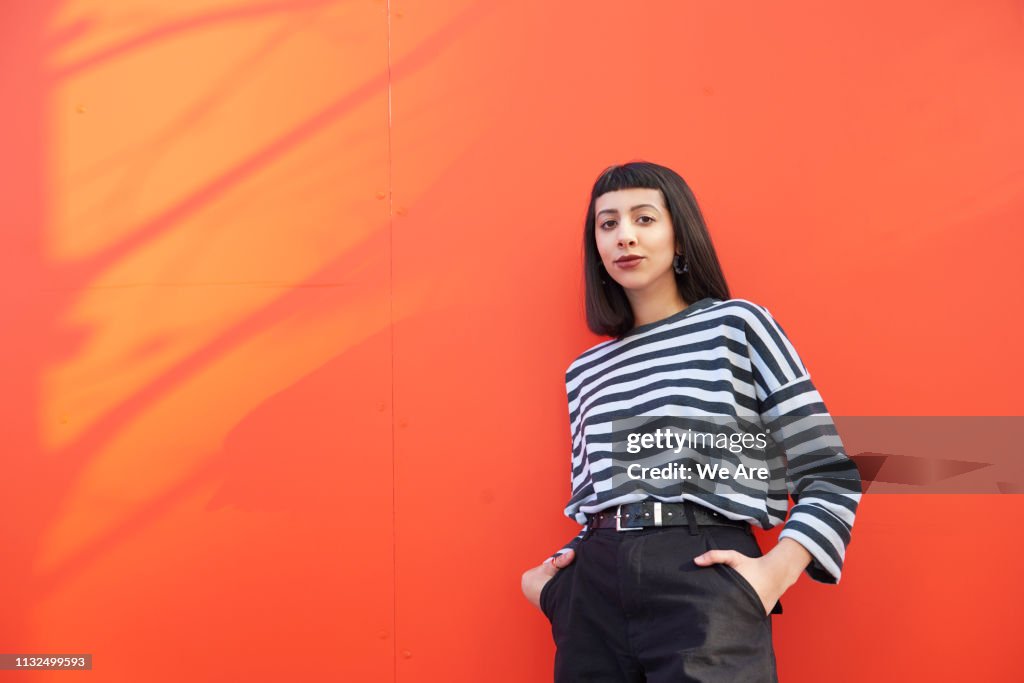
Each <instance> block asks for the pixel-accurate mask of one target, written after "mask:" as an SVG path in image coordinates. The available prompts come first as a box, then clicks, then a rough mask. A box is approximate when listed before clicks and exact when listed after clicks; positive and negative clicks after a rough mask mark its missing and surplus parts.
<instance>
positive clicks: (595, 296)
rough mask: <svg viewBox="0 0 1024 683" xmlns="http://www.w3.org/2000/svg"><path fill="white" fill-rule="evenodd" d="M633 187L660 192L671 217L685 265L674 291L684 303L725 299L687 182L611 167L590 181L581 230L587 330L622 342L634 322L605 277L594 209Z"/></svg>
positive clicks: (638, 165)
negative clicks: (608, 195)
mask: <svg viewBox="0 0 1024 683" xmlns="http://www.w3.org/2000/svg"><path fill="white" fill-rule="evenodd" d="M638 187H639V188H649V189H654V190H661V194H662V197H663V198H664V201H665V206H666V207H667V208H668V212H669V215H670V216H671V218H672V232H673V233H675V244H676V249H677V250H679V249H680V248H681V250H682V252H683V255H684V258H685V260H686V263H687V264H688V266H689V268H688V270H687V272H685V273H676V272H675V271H673V274H674V275H675V279H676V287H677V288H678V289H679V294H680V295H681V296H682V297H683V299H684V300H685V301H686V302H687V304H692V303H693V302H695V301H699V300H701V299H703V298H705V297H714V298H716V299H722V300H723V301H724V300H726V299H729V298H730V295H729V285H728V284H727V283H726V281H725V275H724V274H723V273H722V266H721V265H720V264H719V262H718V256H717V255H716V254H715V247H714V245H713V244H712V243H711V236H710V235H709V234H708V229H707V226H706V225H705V224H704V216H703V215H701V211H700V207H699V206H698V205H697V199H696V198H695V197H694V196H693V192H692V191H691V190H690V186H689V185H687V184H686V181H685V180H683V178H682V177H681V176H680V175H679V174H678V173H676V172H675V171H673V170H672V169H670V168H666V167H665V166H660V165H658V164H654V163H650V162H646V161H633V162H630V163H627V164H622V165H618V166H610V167H608V168H606V169H605V170H604V171H603V172H602V173H601V175H600V176H598V178H597V180H596V181H595V182H594V188H593V190H591V193H590V206H589V207H588V208H587V220H586V224H585V225H584V226H583V279H584V286H585V288H586V312H587V327H588V328H590V330H591V331H592V332H594V333H595V334H601V335H606V336H609V337H616V338H621V337H622V336H623V335H625V334H626V333H627V332H629V330H631V329H632V328H633V327H634V318H633V308H632V306H630V304H629V299H627V298H626V292H625V290H624V289H623V288H622V285H620V284H619V283H618V282H616V281H615V280H614V279H613V278H612V277H611V275H609V274H608V271H607V270H606V269H605V267H604V264H603V263H602V262H601V255H600V254H599V253H598V251H597V239H596V238H595V236H594V232H595V230H596V225H595V208H594V204H595V203H596V201H597V198H598V197H600V196H601V195H603V194H604V193H606V192H615V191H618V190H628V189H632V188H638Z"/></svg>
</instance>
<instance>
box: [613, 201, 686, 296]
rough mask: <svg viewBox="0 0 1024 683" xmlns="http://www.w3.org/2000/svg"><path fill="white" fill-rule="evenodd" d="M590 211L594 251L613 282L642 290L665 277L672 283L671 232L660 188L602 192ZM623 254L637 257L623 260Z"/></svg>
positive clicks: (673, 250)
mask: <svg viewBox="0 0 1024 683" xmlns="http://www.w3.org/2000/svg"><path fill="white" fill-rule="evenodd" d="M594 213H595V217H596V218H595V221H594V223H595V225H594V237H595V239H596V240H597V251H598V253H599V254H600V255H601V262H602V263H603V264H604V267H605V270H607V271H608V274H609V275H611V276H612V277H613V278H614V279H615V281H616V282H618V283H619V284H620V285H622V287H623V288H624V289H627V290H645V289H648V288H649V287H650V285H651V284H653V283H656V282H659V281H660V280H661V279H662V278H669V279H670V280H671V281H672V286H673V287H674V286H675V284H674V279H675V275H674V274H673V272H672V259H673V258H674V257H675V235H674V234H673V232H672V217H671V216H670V215H669V213H668V208H666V206H665V201H664V198H663V197H662V194H661V190H654V189H650V188H631V189H628V190H618V191H616V192H606V193H604V194H603V195H601V196H600V197H598V198H597V199H596V200H595V202H594ZM625 256H638V257H640V258H638V259H634V260H625V259H623V257H625ZM662 284H663V283H662Z"/></svg>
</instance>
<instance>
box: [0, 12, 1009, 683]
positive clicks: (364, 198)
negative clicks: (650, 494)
mask: <svg viewBox="0 0 1024 683" xmlns="http://www.w3.org/2000/svg"><path fill="white" fill-rule="evenodd" d="M1022 25H1024V10H1022V6H1021V4H1020V3H1019V2H1018V3H1009V2H969V1H967V0H961V1H960V2H955V3H942V4H941V5H937V4H935V3H931V2H924V1H923V0H922V1H914V2H902V3H896V4H893V3H887V2H881V1H878V0H875V1H872V2H861V3H856V4H849V3H841V4H834V3H824V4H822V3H816V2H774V3H759V2H748V3H717V2H709V1H705V2H669V1H659V2H653V1H646V2H632V3H622V2H605V1H604V0H600V1H598V2H593V1H590V2H583V1H582V0H571V1H569V2H562V3H551V2H541V1H540V0H528V1H522V0H520V1H518V2H502V3H499V2H471V1H469V0H463V1H461V2H460V1H448V0H444V1H442V0H433V1H432V2H429V3H428V2H411V1H408V0H406V1H402V0H395V1H393V2H386V1H385V0H359V1H352V2H318V1H311V0H307V1H300V0H287V1H281V2H277V1H274V0H265V1H259V2H241V1H240V2H221V3H217V2H210V1H208V0H192V1H190V2H168V1H166V0H165V1H164V2H155V1H143V0H136V1H133V2H126V1H122V2H113V1H111V0H81V1H68V2H54V1H53V0H22V1H21V2H5V3H3V7H2V9H0V55H2V57H0V59H2V63H0V66H2V68H0V79H2V83H0V85H2V87H3V92H4V93H5V94H7V95H8V97H7V98H6V106H5V107H4V108H3V110H2V111H0V117H2V120H3V124H4V125H3V126H2V128H0V145H2V146H0V149H3V150H4V151H3V155H2V156H3V161H2V177H0V181H2V187H0V200H2V201H0V205H2V206H3V207H4V218H3V220H2V222H3V232H2V239H3V242H2V245H0V246H2V249H0V277H2V278H3V282H2V285H3V286H2V288H0V290H2V291H0V303H2V308H0V310H2V316H3V317H2V319H0V322H2V328H0V329H2V334H3V342H2V343H3V352H4V353H3V354H0V355H2V363H3V367H2V368H0V369H2V373H3V374H2V376H3V378H4V380H3V392H2V394H0V401H2V408H3V416H4V418H3V423H2V427H0V430H2V432H0V436H2V445H0V448H2V449H3V456H4V457H3V464H4V465H5V467H4V472H5V474H6V477H5V479H6V481H5V486H4V487H3V492H2V495H0V501H2V502H0V505H2V508H0V511H2V514H0V525H2V533H3V538H4V543H3V545H4V560H3V563H2V565H0V567H2V568H0V602H2V604H3V612H4V617H3V619H2V621H0V629H2V630H0V652H6V653H31V652H53V653H60V652H76V653H82V652H84V653H91V654H92V655H93V657H94V668H93V671H92V673H91V674H90V675H91V677H92V680H101V681H118V682H120V681H125V682H128V681H131V682H135V681H147V682H153V683H163V682H165V681H166V682H175V683H177V682H179V681H182V680H186V679H187V680H190V681H222V680H245V681H252V682H255V681H277V680H301V681H360V682H362V681H384V682H390V681H396V682H412V681H444V682H445V683H454V682H458V681H466V682H474V683H475V682H477V681H483V680H487V681H496V682H498V681H501V682H505V681H508V682H513V681H539V680H550V675H551V674H550V669H551V660H552V656H553V652H554V649H553V643H552V641H551V637H550V632H549V630H548V624H547V622H546V621H545V619H544V617H543V616H542V615H541V613H540V612H539V611H538V610H536V609H535V608H533V607H532V606H530V605H529V604H528V603H527V602H526V601H525V599H524V598H523V596H522V594H521V592H520V589H519V579H520V574H521V573H522V572H523V571H524V570H525V569H526V568H528V567H530V566H533V565H535V564H537V563H539V562H540V561H541V560H542V559H543V558H544V557H546V556H547V555H549V554H550V553H551V552H553V551H554V550H556V549H557V548H559V547H561V545H562V544H563V543H564V542H565V541H567V540H568V539H569V538H570V537H571V536H572V535H573V534H575V532H576V531H577V530H578V527H577V526H576V525H575V524H573V523H572V522H570V521H569V520H567V519H565V518H564V517H563V516H562V515H561V510H562V507H563V506H564V504H565V501H566V500H567V499H568V495H569V491H568V486H567V478H568V467H569V435H568V415H567V411H566V406H565V393H564V387H563V385H562V379H563V377H562V373H563V371H564V369H565V367H566V365H567V364H568V363H569V361H571V360H572V359H573V358H574V357H575V355H576V354H578V353H579V352H581V351H582V350H583V349H585V348H586V347H588V346H589V345H591V344H593V343H595V342H597V341H600V339H599V338H596V337H594V336H592V335H590V334H589V333H588V332H587V331H586V328H585V325H584V323H583V317H582V313H581V297H582V290H581V285H580V265H581V264H580V233H581V229H582V221H583V217H584V214H585V211H586V201H587V197H588V192H589V188H590V185H591V183H592V182H593V180H594V178H595V177H596V175H597V174H598V173H599V172H600V171H601V170H602V169H603V168H604V167H605V166H607V165H610V164H613V163H621V162H625V161H629V160H632V159H646V160H650V161H655V162H658V163H662V164H666V165H668V166H671V167H673V168H675V169H676V170H678V171H679V172H680V173H681V174H682V175H683V176H684V177H685V178H686V179H687V180H688V181H689V182H690V184H691V186H692V187H693V189H694V191H695V192H696V194H697V196H698V198H699V200H700V201H701V204H702V207H703V209H704V211H705V216H706V218H707V220H708V224H709V227H710V229H711V232H712V236H713V238H714V240H715V243H716V245H717V247H718V250H719V255H720V257H721V259H722V261H723V264H724V266H725V270H726V275H727V277H728V278H729V282H730V285H731V286H732V289H733V295H734V296H738V297H743V298H748V299H751V300H753V301H756V302H758V303H761V304H763V305H766V306H768V307H769V308H770V309H771V311H772V313H773V314H774V315H775V316H776V317H777V318H778V319H779V320H780V322H781V323H782V324H783V325H784V326H785V328H786V331H787V333H788V334H789V335H790V337H791V339H792V340H793V341H794V343H795V345H796V347H797V348H798V349H799V351H800V353H801V355H802V357H803V359H804V361H805V362H806V364H807V366H808V368H810V369H811V371H812V373H813V374H814V376H815V379H816V383H817V385H818V387H819V389H820V390H821V392H822V394H823V396H824V397H825V399H826V401H827V403H828V405H829V408H830V409H831V411H832V412H833V414H835V415H1015V414H1017V415H1019V414H1022V412H1024V401H1022V398H1021V393H1020V392H1019V388H1020V386H1021V377H1022V372H1021V370H1022V362H1021V358H1020V354H1019V353H1018V350H1019V349H1020V348H1021V346H1022V342H1024V340H1022V337H1024V335H1022V326H1021V322H1020V315H1019V298H1020V295H1021V293H1022V289H1024V287H1022V285H1024V282H1022V278H1021V269H1020V266H1019V259H1020V253H1021V247H1022V237H1021V232H1020V226H1021V223H1022V219H1024V163H1022V161H1021V160H1022V159H1024V128H1022V127H1021V126H1020V121H1021V120H1022V119H1024V51H1022V50H1021V41H1022V38H1024V33H1022ZM1022 512H1024V504H1022V503H1021V500H1020V497H1019V496H1012V495H1004V496H981V495H979V496H964V495H960V496H934V495H932V496H924V495H917V496H914V495H904V496H871V495H870V494H869V495H867V496H865V498H864V501H863V502H862V505H861V509H860V513H859V515H858V518H857V522H856V524H855V527H854V533H853V542H852V544H851V546H850V548H849V550H848V555H847V562H846V565H845V567H844V574H843V579H842V582H841V583H840V585H839V586H824V585H821V584H816V583H814V582H812V581H811V580H810V579H808V578H806V577H804V578H802V579H801V581H800V582H799V583H797V584H796V586H794V587H793V588H792V589H791V590H790V591H789V592H788V593H787V594H786V597H785V607H786V612H785V615H784V616H782V617H776V618H775V622H774V624H775V642H776V650H777V655H778V660H779V672H780V676H781V678H782V679H783V680H786V681H789V682H794V681H819V680H823V679H822V676H821V672H822V671H825V670H827V671H829V674H828V676H827V679H828V680H829V681H832V682H839V681H851V682H853V681H865V680H873V681H903V680H961V679H963V678H967V677H969V678H970V679H972V680H984V681H998V680H1019V676H1020V665H1019V635H1018V633H1019V630H1018V626H1019V613H1020V609H1021V607H1022V606H1024V599H1022V598H1024V592H1022V590H1021V588H1020V584H1019V580H1018V577H1019V576H1020V574H1021V572H1022V570H1024V552H1022V551H1021V549H1020V544H1018V543H1017V542H1016V536H1017V522H1016V518H1017V517H1019V516H1020V514H1021V513H1022ZM777 532H778V528H776V529H774V530H772V531H771V532H767V533H763V534H760V536H759V538H760V541H761V544H762V547H765V548H767V547H770V545H771V544H772V543H774V538H775V535H776V534H777ZM5 674H6V676H5ZM75 675H80V674H69V673H66V672H51V673H35V674H32V673H27V672H18V673H16V674H15V673H12V672H0V678H10V679H11V680H14V679H15V678H16V679H17V680H20V681H51V680H53V681H58V680H59V681H66V680H69V677H71V676H75Z"/></svg>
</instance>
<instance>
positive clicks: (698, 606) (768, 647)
mask: <svg viewBox="0 0 1024 683" xmlns="http://www.w3.org/2000/svg"><path fill="white" fill-rule="evenodd" d="M584 272H585V279H586V311H587V323H588V326H589V328H590V329H591V330H592V331H594V332H595V333H597V334H603V335H606V336H609V337H612V339H610V340H607V341H604V342H601V343H599V344H597V345H595V346H593V347H591V348H590V349H588V350H586V351H585V352H583V353H582V354H581V355H580V356H578V357H577V358H576V359H575V360H574V361H573V362H572V363H571V364H570V365H569V368H568V369H567V371H566V391H567V396H568V400H569V418H570V426H571V436H572V477H571V484H572V497H571V498H570V500H569V503H568V505H567V506H566V508H565V514H566V515H567V516H569V517H570V518H572V519H575V520H576V521H578V522H579V523H580V524H583V525H584V526H583V528H582V530H581V531H580V533H579V534H578V535H577V536H576V537H575V538H573V539H572V540H571V541H570V542H569V543H568V544H566V545H565V547H563V548H562V549H561V550H559V551H558V552H556V553H555V554H554V555H552V556H551V557H549V558H548V559H546V560H545V561H544V562H543V563H542V564H541V565H540V566H538V567H535V568H533V569H530V570H528V571H527V572H525V573H524V574H523V580H522V587H523V592H524V594H525V595H526V597H527V599H528V600H530V602H531V603H533V604H534V605H536V606H538V607H540V609H541V610H542V611H543V612H544V614H545V616H547V617H548V619H549V620H550V621H551V628H552V635H553V637H554V640H555V644H556V647H557V650H556V654H555V680H556V681H557V682H564V681H584V680H585V681H647V682H648V683H650V682H656V681H665V682H668V681H672V682H678V681H701V682H709V681H728V682H729V683H737V682H739V681H775V680H777V676H776V667H775V653H774V648H773V645H772V623H771V615H772V614H781V613H782V604H781V602H780V598H781V596H782V594H783V593H785V591H786V590H787V589H788V588H789V587H790V586H791V585H793V583H794V582H795V581H796V580H797V579H798V578H799V577H800V575H801V574H803V573H804V572H806V573H807V574H808V575H809V576H810V577H811V578H812V579H813V580H816V581H819V582H821V583H829V584H835V583H838V582H839V579H840V575H841V570H842V565H843V559H844V557H845V551H846V546H847V545H848V544H849V541H850V532H851V530H852V528H853V520H854V516H855V514H856V510H857V505H858V503H859V501H860V495H861V479H860V476H859V473H858V471H857V468H856V466H855V464H854V463H853V461H852V460H850V459H849V458H848V457H847V456H846V454H845V453H844V452H843V446H842V442H841V441H840V439H839V436H838V434H837V433H836V431H835V427H834V424H833V423H832V420H831V418H830V416H829V414H828V411H827V410H826V408H825V405H824V402H823V401H822V398H821V396H820V395H819V394H818V392H817V390H816V388H815V386H814V384H813V383H812V382H811V378H810V374H809V373H808V371H807V369H806V367H805V366H804V365H803V363H802V361H801V360H800V357H799V355H798V354H797V352H796V350H795V349H794V348H793V346H792V344H791V343H790V341H789V339H788V338H787V336H786V334H785V332H784V331H783V329H782V327H781V326H780V325H779V324H778V323H777V322H776V321H775V320H774V319H773V317H772V316H771V314H770V312H769V311H768V310H767V309H766V308H764V307H762V306H759V305H757V304H755V303H753V302H750V301H748V300H745V299H731V298H730V295H729V289H728V286H727V284H726V281H725V277H724V276H723V274H722V269H721V266H720V265H719V263H718V259H717V256H716V254H715V250H714V247H713V246H712V242H711V238H710V237H709V235H708V232H707V229H706V227H705V224H704V219H703V217H702V215H701V212H700V209H699V208H698V205H697V202H696V199H695V198H694V196H693V193H692V192H691V191H690V188H689V187H688V186H687V184H686V182H685V181H684V180H683V179H682V178H681V177H680V176H679V175H678V174H676V173H675V172H674V171H672V170H671V169H668V168H665V167H663V166H659V165H656V164H652V163H645V162H634V163H629V164H625V165H622V166H614V167H611V168H609V169H607V170H606V171H605V172H604V173H602V174H601V176H600V177H599V178H598V179H597V182H596V183H595V185H594V188H593V190H592V192H591V198H590V206H589V209H588V211H587V218H586V224H585V230H584ZM641 416H646V419H648V420H650V419H651V416H658V419H659V420H661V419H663V418H671V419H672V420H676V423H675V426H676V427H677V429H669V428H668V427H666V429H665V430H661V429H660V427H659V430H658V432H659V433H660V434H661V435H663V436H665V438H666V441H665V443H662V442H661V441H660V437H658V438H659V440H658V441H657V443H656V444H655V445H654V447H647V448H646V449H639V447H637V448H634V447H633V446H634V445H636V444H639V443H645V444H651V443H654V441H653V440H651V439H646V437H644V436H642V435H640V434H639V433H638V425H642V424H643V422H642V421H640V422H638V421H637V420H636V418H637V417H641ZM630 420H632V421H630ZM694 420H697V421H698V422H699V421H701V420H703V424H705V425H709V424H710V423H711V422H714V423H715V424H716V425H717V426H718V427H719V429H720V430H721V431H720V433H719V434H717V435H716V436H717V437H722V438H725V437H724V435H725V434H726V433H728V434H729V435H730V436H729V438H732V436H734V435H735V436H739V435H740V433H741V432H742V433H743V435H742V437H741V438H742V439H746V438H747V437H751V438H752V439H765V440H764V441H762V442H761V444H760V445H761V446H762V448H760V449H759V448H757V447H756V446H754V444H753V442H749V443H748V442H747V441H743V448H742V450H743V453H742V455H741V454H739V452H738V451H737V450H733V449H732V448H731V446H730V447H728V448H726V449H725V450H717V451H716V450H714V448H713V447H711V446H710V444H712V440H711V439H712V437H711V433H710V432H700V431H699V430H698V431H696V432H695V431H694V430H692V429H690V428H689V427H691V426H693V425H694V424H696V423H695V422H694ZM653 424H655V423H651V425H653ZM657 424H658V425H660V426H665V425H666V424H667V423H665V422H658V423H657ZM725 424H727V426H728V429H725V428H723V427H722V425H725ZM684 427H685V429H684ZM641 431H642V430H641ZM647 431H648V434H649V435H650V432H653V431H655V430H653V429H648V430H647ZM670 432H672V433H673V434H674V437H670V436H669V433H670ZM684 433H689V435H690V436H694V437H695V438H696V437H697V435H698V434H706V435H708V441H706V442H703V443H704V445H706V446H709V447H708V448H704V449H702V448H700V447H697V446H694V444H695V443H699V442H698V441H696V440H694V441H690V442H688V444H687V445H688V446H690V448H683V438H682V437H683V436H684ZM758 434H760V436H758ZM673 438H675V441H673V440H672V439H673ZM645 439H646V440H645ZM718 443H719V445H722V444H724V443H725V442H718ZM730 443H732V442H730ZM747 446H751V447H750V448H747ZM684 456H686V457H684ZM716 457H717V458H718V462H717V464H719V465H722V467H723V468H724V469H726V470H728V467H733V470H734V471H732V472H729V471H725V472H721V471H720V470H719V469H718V468H715V469H710V465H711V464H712V463H711V460H712V459H714V458H716ZM687 458H689V459H687ZM744 464H745V465H746V466H747V468H746V469H744V468H742V467H740V465H744ZM695 469H696V470H699V473H698V475H692V472H694V471H695ZM685 472H690V473H691V476H689V477H688V476H687V475H686V474H685ZM753 472H757V474H756V475H753V474H752V473H753ZM741 473H743V474H744V475H745V476H743V477H741V476H740V475H741ZM730 475H732V476H730ZM787 494H788V496H789V497H792V498H793V501H794V506H793V508H792V510H790V511H789V516H788V519H787V518H786V513H787V508H788V499H787ZM784 520H785V525H784V527H783V529H782V531H781V533H780V534H779V541H778V543H777V545H775V547H774V548H772V549H771V551H769V552H768V553H767V554H763V553H762V552H761V549H760V547H759V546H758V543H757V541H756V539H755V538H754V536H753V531H752V526H751V525H752V524H757V525H758V526H760V527H761V528H762V529H769V528H771V527H773V526H775V525H777V524H780V523H782V522H783V521H784Z"/></svg>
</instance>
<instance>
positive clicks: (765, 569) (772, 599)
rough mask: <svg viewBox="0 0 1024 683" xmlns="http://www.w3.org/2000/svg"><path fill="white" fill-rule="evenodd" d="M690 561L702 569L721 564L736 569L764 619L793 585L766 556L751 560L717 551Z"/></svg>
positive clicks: (786, 573)
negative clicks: (758, 599)
mask: <svg viewBox="0 0 1024 683" xmlns="http://www.w3.org/2000/svg"><path fill="white" fill-rule="evenodd" d="M693 561H694V562H696V563H697V564H699V565H700V566H702V567H710V566H711V565H713V564H718V563H721V564H727V565H729V566H730V567H732V568H733V569H735V570H736V571H737V572H739V574H740V576H742V577H743V578H744V579H746V580H747V583H749V584H750V585H751V586H753V588H754V592H755V593H757V596H758V597H759V598H761V604H762V605H764V613H765V614H766V615H767V614H770V613H771V611H772V608H773V607H775V603H776V602H777V601H778V599H779V598H781V597H782V594H783V593H785V592H786V590H787V589H788V588H789V587H790V585H791V584H792V582H791V581H790V580H789V577H790V574H791V572H790V571H789V570H788V569H787V568H786V567H785V566H783V565H781V564H780V563H778V562H775V561H774V559H773V558H770V557H768V556H767V555H765V556H762V557H750V556H749V555H744V554H743V553H741V552H739V551H738V550H724V549H716V550H709V551H707V552H706V553H703V554H702V555H698V556H697V557H695V558H693Z"/></svg>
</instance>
